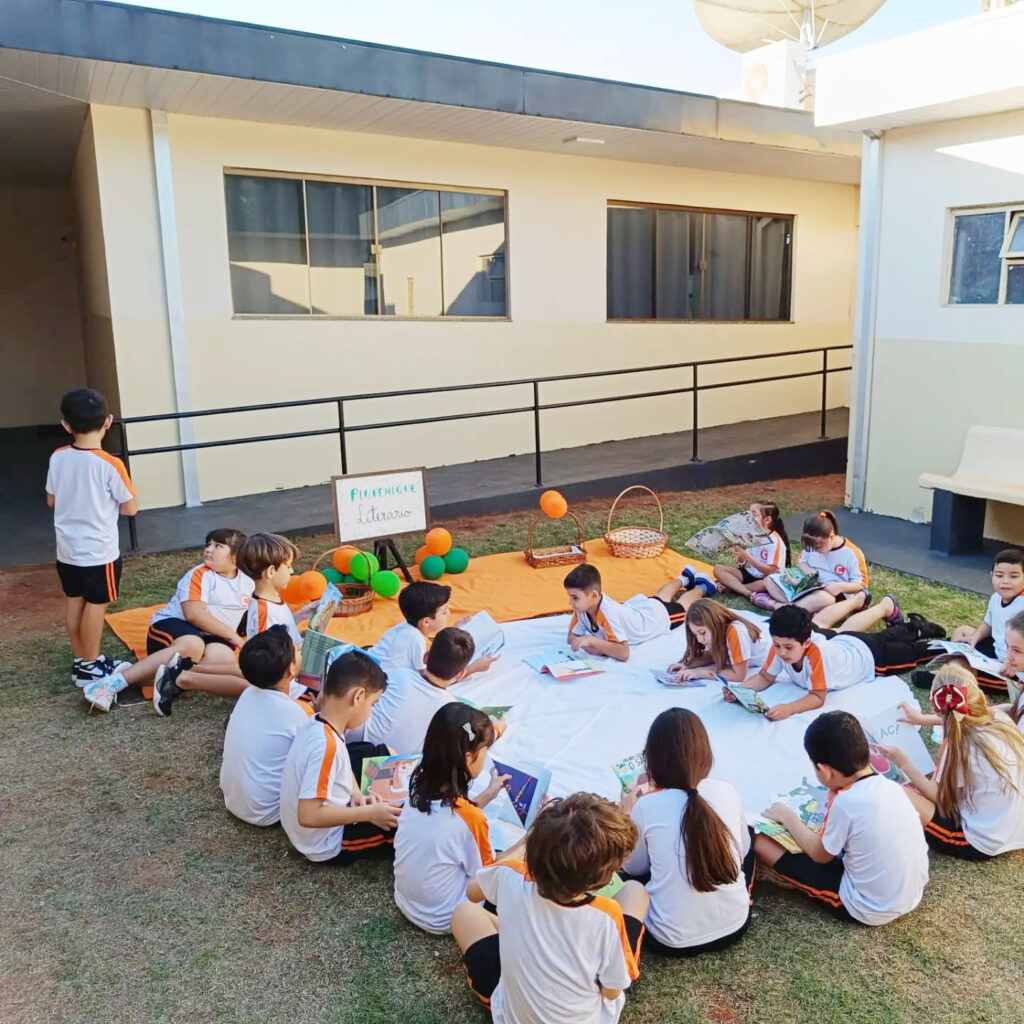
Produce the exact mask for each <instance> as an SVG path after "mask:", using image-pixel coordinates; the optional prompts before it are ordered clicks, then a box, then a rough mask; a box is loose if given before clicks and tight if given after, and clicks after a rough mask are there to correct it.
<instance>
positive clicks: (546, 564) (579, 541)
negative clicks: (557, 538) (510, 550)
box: [523, 512, 587, 569]
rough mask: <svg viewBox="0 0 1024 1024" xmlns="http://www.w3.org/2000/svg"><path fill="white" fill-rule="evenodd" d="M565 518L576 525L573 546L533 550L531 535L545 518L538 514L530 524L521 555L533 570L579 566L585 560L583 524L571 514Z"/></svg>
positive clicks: (567, 514) (566, 545) (567, 513)
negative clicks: (560, 566)
mask: <svg viewBox="0 0 1024 1024" xmlns="http://www.w3.org/2000/svg"><path fill="white" fill-rule="evenodd" d="M566 516H568V518H570V519H571V520H572V521H573V522H574V523H575V524H576V543H575V544H559V545H557V546H555V547H549V548H535V547H534V546H533V535H534V533H535V532H536V530H537V526H538V525H539V524H540V523H542V522H543V521H544V520H545V519H546V518H547V516H546V515H544V513H540V514H539V515H538V516H537V518H536V519H534V521H533V522H532V523H531V524H530V534H529V536H528V537H527V538H526V550H525V551H524V552H523V555H524V556H525V558H526V561H527V562H528V563H529V564H530V565H532V566H533V568H534V569H547V568H550V567H552V566H558V565H579V563H580V562H585V561H586V560H587V549H586V546H585V545H584V543H583V524H582V523H581V522H580V521H579V518H578V517H577V516H576V515H574V514H573V513H572V512H566Z"/></svg>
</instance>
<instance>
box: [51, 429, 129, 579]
mask: <svg viewBox="0 0 1024 1024" xmlns="http://www.w3.org/2000/svg"><path fill="white" fill-rule="evenodd" d="M46 493H47V494H52V495H53V497H54V505H53V526H54V530H55V531H56V533H57V561H58V562H64V563H66V564H67V565H83V566H84V565H106V564H107V563H109V562H116V561H117V559H118V556H119V555H120V553H121V543H120V538H119V537H118V533H117V517H118V515H119V514H120V511H121V506H122V505H123V504H124V503H125V502H126V501H131V500H132V498H134V497H135V496H136V494H137V493H138V492H137V491H136V490H135V487H134V486H133V485H132V482H131V480H130V479H129V478H128V471H127V470H126V469H125V468H124V463H123V462H122V461H121V460H120V459H118V458H115V457H114V456H113V455H108V454H107V453H106V452H105V451H103V449H102V448H76V447H75V446H74V445H67V446H65V447H64V448H58V449H57V450H56V451H55V452H54V453H53V454H52V455H51V456H50V468H49V470H48V471H47V474H46Z"/></svg>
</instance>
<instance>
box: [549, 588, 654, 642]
mask: <svg viewBox="0 0 1024 1024" xmlns="http://www.w3.org/2000/svg"><path fill="white" fill-rule="evenodd" d="M669 628H670V623H669V617H668V609H667V608H666V607H665V606H664V605H663V604H662V603H661V601H658V600H655V599H654V598H653V597H644V595H643V594H636V595H635V596H634V597H631V598H630V599H629V600H628V601H621V602H620V601H615V600H613V599H612V598H610V597H609V596H608V595H607V594H602V595H601V603H600V604H599V605H598V606H597V611H595V612H594V614H593V615H592V616H591V615H587V614H586V613H583V614H581V615H577V614H575V613H573V617H572V621H571V622H570V623H569V632H570V633H575V634H576V635H577V636H596V637H599V638H600V639H601V640H611V641H612V643H626V644H642V643H643V642H644V641H645V640H653V639H654V638H655V637H659V636H661V635H662V633H667V632H668V631H669Z"/></svg>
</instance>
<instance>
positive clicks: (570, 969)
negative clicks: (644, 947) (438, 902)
mask: <svg viewBox="0 0 1024 1024" xmlns="http://www.w3.org/2000/svg"><path fill="white" fill-rule="evenodd" d="M476 880H477V883H478V884H479V885H480V888H481V889H482V890H483V893H484V895H485V896H486V897H487V899H488V900H490V901H491V903H493V904H494V905H495V906H496V907H497V908H498V920H499V921H500V922H501V925H500V932H499V934H500V937H501V938H500V952H501V980H500V981H499V982H498V986H497V988H495V990H494V992H493V994H492V995H491V1018H492V1019H493V1021H494V1024H551V1022H552V1021H572V1024H615V1022H616V1021H617V1020H618V1019H619V1015H620V1014H621V1013H622V1007H623V1006H624V1005H625V1001H626V999H625V995H624V994H623V995H620V996H619V997H618V998H617V999H613V1000H610V999H605V998H604V997H603V996H602V995H601V992H600V990H599V988H598V986H601V987H603V988H609V989H625V988H628V987H629V985H630V982H631V981H633V980H634V979H635V978H637V977H638V976H639V971H638V969H637V964H636V961H635V960H634V959H633V953H632V951H631V950H630V947H629V941H628V939H627V938H626V928H625V922H624V921H623V917H622V908H621V907H620V906H619V904H618V903H616V902H615V901H614V900H610V899H607V898H605V897H602V896H592V897H588V898H587V899H586V900H585V901H584V902H583V903H580V904H578V905H576V906H571V907H568V906H562V905H560V904H558V903H553V902H552V901H551V900H546V899H544V897H543V896H541V895H540V893H538V892H537V887H536V885H535V884H534V883H533V882H532V881H530V880H529V879H528V878H527V877H526V865H525V864H523V863H522V862H521V861H509V862H504V863H501V864H495V865H494V866H493V867H489V868H483V869H482V870H480V871H479V872H477V876H476Z"/></svg>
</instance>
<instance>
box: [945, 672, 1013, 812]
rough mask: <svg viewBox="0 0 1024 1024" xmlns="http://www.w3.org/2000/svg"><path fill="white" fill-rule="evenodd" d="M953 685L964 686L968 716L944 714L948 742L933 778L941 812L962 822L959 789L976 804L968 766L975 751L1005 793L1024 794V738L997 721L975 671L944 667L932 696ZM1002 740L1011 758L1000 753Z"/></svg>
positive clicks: (1000, 719) (1005, 722)
mask: <svg viewBox="0 0 1024 1024" xmlns="http://www.w3.org/2000/svg"><path fill="white" fill-rule="evenodd" d="M949 684H952V685H954V686H958V687H962V688H963V690H964V691H965V693H966V694H967V714H965V715H960V714H957V713H955V712H953V711H946V712H944V713H943V714H942V727H943V731H944V736H945V739H944V743H943V751H944V753H943V757H942V759H941V762H940V766H939V770H938V771H937V773H936V774H937V776H938V778H936V780H935V781H936V782H937V784H938V788H939V792H938V799H937V801H936V803H937V805H938V808H939V811H940V812H941V813H942V814H944V815H946V816H947V817H951V818H952V819H953V820H954V821H959V820H960V808H959V804H958V801H957V794H958V791H959V790H960V789H961V788H962V789H963V791H964V802H965V803H966V804H967V806H968V807H973V806H974V804H973V802H972V799H971V790H972V789H973V788H974V774H973V772H972V771H971V763H970V759H971V753H972V752H975V751H976V752H977V753H978V755H980V756H981V757H984V758H985V760H986V761H988V763H989V764H990V765H991V766H992V770H993V771H994V772H995V773H996V774H997V775H998V776H999V777H1000V779H1002V782H1003V790H1004V792H1007V791H1009V790H1015V791H1016V792H1017V793H1018V794H1021V795H1024V792H1022V790H1021V788H1020V783H1021V780H1022V778H1024V736H1022V735H1021V733H1020V730H1019V729H1018V728H1017V727H1016V726H1015V725H1014V724H1013V723H1012V722H1010V721H1008V720H1007V719H1006V718H1004V717H1003V716H1002V715H1001V714H1000V715H999V716H998V717H997V716H996V715H994V714H993V713H992V709H991V708H990V707H989V706H988V701H987V700H986V699H985V694H984V693H982V691H981V689H980V688H979V686H978V680H977V679H975V677H974V673H973V672H970V671H969V670H968V669H966V668H964V667H963V666H962V665H943V666H942V668H940V669H939V671H938V672H936V673H935V679H934V680H932V692H933V693H934V692H935V691H936V690H937V689H938V688H939V687H941V686H946V685H949ZM1000 741H1001V743H1002V744H1003V745H1004V746H1005V747H1006V748H1008V750H1009V752H1010V753H1011V754H1012V755H1013V758H1012V759H1011V760H1007V758H1006V757H1004V756H1003V755H1002V754H1000V753H998V751H997V750H996V743H997V742H1000ZM1014 762H1016V763H1014ZM1014 768H1016V771H1014Z"/></svg>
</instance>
